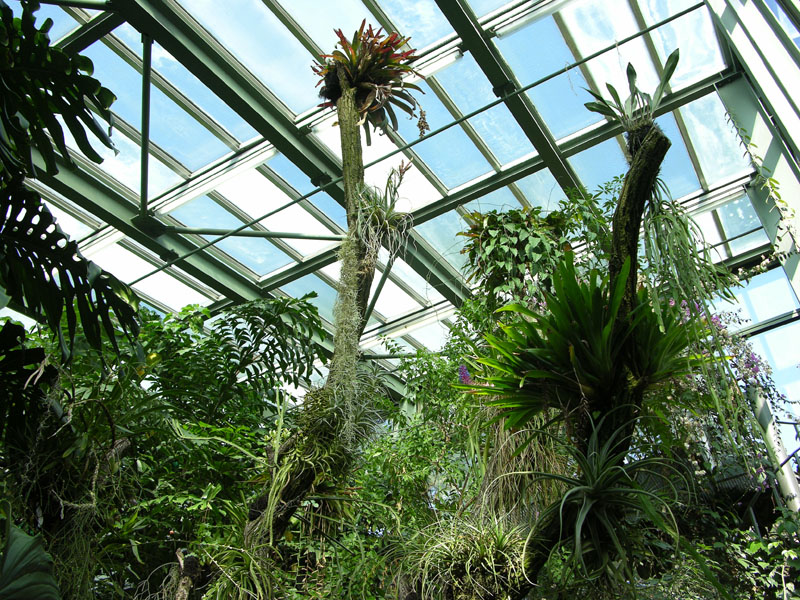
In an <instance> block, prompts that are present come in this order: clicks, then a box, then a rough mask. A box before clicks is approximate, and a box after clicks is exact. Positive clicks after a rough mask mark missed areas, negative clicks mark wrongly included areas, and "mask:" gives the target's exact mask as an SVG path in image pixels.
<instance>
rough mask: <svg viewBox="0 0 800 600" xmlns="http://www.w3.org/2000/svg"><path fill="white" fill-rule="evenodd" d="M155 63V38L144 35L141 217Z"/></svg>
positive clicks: (145, 184) (146, 173)
mask: <svg viewBox="0 0 800 600" xmlns="http://www.w3.org/2000/svg"><path fill="white" fill-rule="evenodd" d="M152 61H153V38H152V37H150V36H149V35H148V34H146V33H143V34H142V159H141V168H142V171H141V185H140V190H139V215H140V216H142V217H146V216H147V201H148V199H147V185H148V181H147V177H148V167H149V160H150V69H151V66H152Z"/></svg>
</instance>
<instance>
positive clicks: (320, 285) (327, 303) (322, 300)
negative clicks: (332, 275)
mask: <svg viewBox="0 0 800 600" xmlns="http://www.w3.org/2000/svg"><path fill="white" fill-rule="evenodd" d="M282 289H283V291H284V292H286V293H287V294H289V295H290V296H293V297H295V298H300V297H301V296H303V295H305V294H307V293H309V292H316V293H317V297H316V298H313V299H311V300H310V302H311V303H312V304H313V305H314V306H316V307H317V308H318V309H319V314H320V316H321V317H322V318H323V319H327V320H328V321H330V322H331V323H333V304H334V302H336V290H334V289H333V288H332V287H331V286H329V285H328V284H327V283H325V282H324V281H322V279H320V278H319V277H317V276H316V275H314V274H313V273H312V274H310V275H306V276H305V277H301V278H300V279H296V280H294V281H293V282H291V283H288V284H286V285H285V286H283V288H282Z"/></svg>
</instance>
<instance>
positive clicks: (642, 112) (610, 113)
mask: <svg viewBox="0 0 800 600" xmlns="http://www.w3.org/2000/svg"><path fill="white" fill-rule="evenodd" d="M679 57H680V53H679V51H678V49H677V48H676V49H675V50H674V51H673V52H672V54H670V55H669V56H668V57H667V62H666V63H665V64H664V72H663V73H662V74H661V80H660V81H659V82H658V87H656V91H655V92H654V93H653V95H652V96H651V95H650V94H646V93H644V92H642V91H641V90H640V89H639V88H638V87H637V86H636V69H634V68H633V65H632V64H631V63H628V69H627V77H628V89H629V92H630V95H629V96H628V98H626V99H625V101H624V102H623V101H622V99H621V98H620V95H619V92H617V90H616V89H615V88H614V86H613V85H611V84H610V83H607V84H606V88H607V89H608V93H609V94H611V100H606V99H605V98H603V96H601V95H600V94H598V93H596V92H594V91H592V90H590V89H586V91H587V92H589V93H590V94H591V95H592V96H594V98H595V100H596V102H587V103H586V104H585V106H586V108H588V109H589V110H591V111H593V112H597V113H600V114H601V115H604V116H606V117H608V118H609V119H610V120H611V122H612V123H614V122H616V123H619V124H620V125H621V126H622V128H623V129H624V130H625V132H626V133H627V134H628V157H629V159H630V158H631V157H633V155H634V154H636V150H637V149H638V144H640V143H641V141H642V140H643V139H644V136H645V135H646V134H647V132H648V131H649V130H650V127H652V125H653V119H654V118H655V113H656V111H657V110H658V108H659V106H660V105H661V101H662V100H663V99H664V94H665V93H666V91H667V86H668V85H669V80H670V78H671V77H672V74H673V73H674V72H675V67H677V66H678V59H679Z"/></svg>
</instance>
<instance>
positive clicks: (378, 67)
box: [312, 20, 422, 143]
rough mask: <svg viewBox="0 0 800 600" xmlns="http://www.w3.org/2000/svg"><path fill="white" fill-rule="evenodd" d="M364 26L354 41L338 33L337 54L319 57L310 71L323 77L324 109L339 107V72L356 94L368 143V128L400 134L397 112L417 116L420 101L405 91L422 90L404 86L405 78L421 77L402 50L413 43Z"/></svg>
mask: <svg viewBox="0 0 800 600" xmlns="http://www.w3.org/2000/svg"><path fill="white" fill-rule="evenodd" d="M365 26H366V20H364V21H362V22H361V27H360V28H359V29H358V30H357V31H356V32H355V33H354V34H353V39H352V40H348V39H347V38H346V37H345V36H344V34H343V33H342V30H341V29H337V30H336V35H337V36H338V37H339V41H338V43H337V46H338V47H339V49H337V50H334V51H333V54H323V55H322V56H320V60H319V61H318V62H315V63H314V65H313V66H312V69H313V71H314V73H316V74H317V75H319V77H320V78H321V79H320V82H319V84H322V89H321V90H320V94H319V95H320V96H321V97H322V98H324V99H325V100H326V102H324V103H323V104H321V105H320V106H323V107H329V106H335V105H336V101H337V100H338V99H339V97H340V96H341V94H342V89H341V83H340V80H339V77H340V75H339V73H340V72H342V73H343V75H344V76H345V78H346V81H347V84H348V85H349V86H350V87H353V88H355V89H356V107H357V109H358V112H359V113H360V114H361V115H362V117H363V119H364V131H365V133H366V136H367V143H369V140H370V130H369V125H372V126H373V127H375V128H380V129H383V128H385V127H387V126H389V125H391V127H392V128H393V129H395V130H396V129H397V115H396V114H395V111H394V109H395V108H399V109H400V110H402V111H403V112H405V113H407V114H408V115H409V116H410V117H413V116H414V111H415V109H416V106H417V101H416V100H415V99H414V97H413V96H412V95H411V94H410V93H408V91H407V90H414V91H417V92H421V91H422V90H420V88H419V87H418V86H416V85H414V84H413V83H408V82H407V81H403V76H405V75H409V74H415V75H419V73H417V72H416V71H414V69H413V67H412V66H411V65H410V64H409V63H410V62H411V61H413V60H414V58H415V57H414V50H406V51H405V52H400V51H399V50H400V48H402V47H403V46H405V45H406V44H407V43H408V41H409V39H410V38H407V37H401V36H400V35H398V34H397V33H392V34H389V35H384V34H383V29H382V28H381V29H378V30H377V31H375V30H373V29H372V25H370V26H369V27H367V28H366V29H365ZM319 84H317V85H319Z"/></svg>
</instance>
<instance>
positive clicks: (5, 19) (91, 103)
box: [0, 0, 115, 179]
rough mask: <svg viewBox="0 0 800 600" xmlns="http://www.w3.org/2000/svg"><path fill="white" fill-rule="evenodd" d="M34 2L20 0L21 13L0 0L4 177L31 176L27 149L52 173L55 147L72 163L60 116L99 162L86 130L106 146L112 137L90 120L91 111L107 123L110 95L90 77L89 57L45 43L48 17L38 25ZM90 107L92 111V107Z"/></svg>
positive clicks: (0, 154)
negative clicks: (19, 15)
mask: <svg viewBox="0 0 800 600" xmlns="http://www.w3.org/2000/svg"><path fill="white" fill-rule="evenodd" d="M38 8H39V3H38V2H25V3H23V10H22V16H21V17H19V18H14V15H13V12H12V11H11V8H10V7H9V6H8V5H6V3H5V2H3V0H0V93H1V94H2V98H3V101H2V104H0V173H3V179H5V178H7V177H9V176H10V174H14V173H19V172H20V171H24V172H25V174H26V175H28V176H35V174H36V169H35V168H34V165H33V156H32V149H33V148H34V147H35V148H36V149H38V150H39V152H41V154H42V157H43V158H44V161H45V164H46V165H47V169H48V171H50V172H56V171H57V170H58V169H57V168H56V158H55V155H56V152H58V153H60V154H61V155H62V156H63V157H64V158H65V159H66V160H67V162H69V163H70V164H71V158H70V154H69V151H68V150H67V146H66V143H65V139H64V131H63V129H62V126H61V124H60V122H59V120H58V119H57V118H56V116H59V117H60V118H61V119H62V121H63V123H64V124H65V125H66V126H67V129H69V131H70V133H71V134H72V137H73V138H74V139H75V143H76V144H77V145H78V148H80V150H81V152H83V153H84V154H85V155H86V156H87V157H89V158H90V159H91V160H93V161H95V162H101V160H102V159H101V158H100V156H99V155H98V154H97V152H96V151H95V150H94V149H93V148H92V146H91V144H90V143H89V139H88V137H87V135H86V129H88V130H89V131H91V132H92V134H93V135H94V136H95V137H96V138H97V139H98V140H100V142H101V143H103V144H104V145H105V146H108V147H109V148H113V147H114V146H113V144H112V143H111V139H110V138H109V136H108V134H107V133H106V132H105V130H104V129H103V127H101V126H100V124H99V123H98V122H97V120H96V119H95V116H94V115H95V112H94V111H96V112H97V113H98V114H99V115H100V116H101V117H102V118H103V119H105V120H106V121H109V122H110V119H111V112H110V111H109V106H110V105H111V103H112V102H113V101H114V100H115V96H114V94H112V93H111V92H110V91H109V90H108V89H106V88H104V87H102V86H101V85H100V82H98V81H97V80H96V79H94V78H92V77H91V74H92V71H93V66H92V62H91V60H89V59H88V58H86V57H84V56H80V55H72V54H68V53H66V52H64V51H63V50H61V49H59V48H56V47H53V46H50V38H49V37H48V35H47V31H48V30H49V29H50V27H51V26H52V21H51V20H50V19H47V20H46V21H45V23H44V25H42V26H41V27H40V28H39V29H37V27H36V23H35V16H34V12H35V11H36V10H38ZM92 109H93V110H92Z"/></svg>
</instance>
